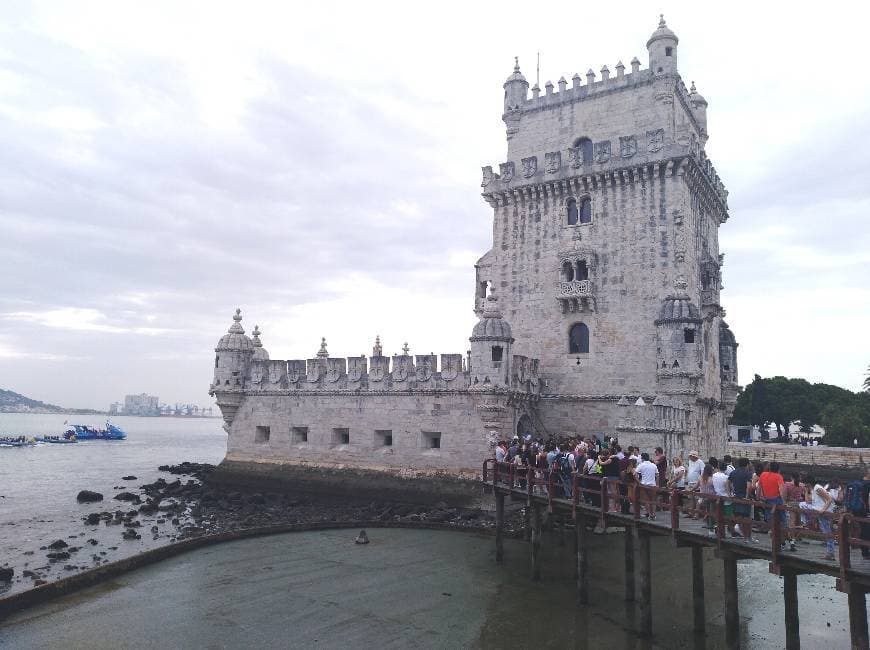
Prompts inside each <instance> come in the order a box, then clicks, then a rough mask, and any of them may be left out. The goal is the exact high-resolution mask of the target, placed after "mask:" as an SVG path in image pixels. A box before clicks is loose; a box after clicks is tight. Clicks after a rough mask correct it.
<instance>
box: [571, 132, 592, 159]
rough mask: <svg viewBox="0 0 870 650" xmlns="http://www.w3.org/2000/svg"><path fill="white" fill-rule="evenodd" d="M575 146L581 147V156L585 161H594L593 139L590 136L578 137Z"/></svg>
mask: <svg viewBox="0 0 870 650" xmlns="http://www.w3.org/2000/svg"><path fill="white" fill-rule="evenodd" d="M574 146H575V147H580V157H581V158H582V160H583V162H584V163H591V162H592V140H590V139H589V138H577V139H576V140H575V141H574Z"/></svg>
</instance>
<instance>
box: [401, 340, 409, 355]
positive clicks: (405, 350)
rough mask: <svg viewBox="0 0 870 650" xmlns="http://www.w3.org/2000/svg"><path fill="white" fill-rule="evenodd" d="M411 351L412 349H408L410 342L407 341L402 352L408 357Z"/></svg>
mask: <svg viewBox="0 0 870 650" xmlns="http://www.w3.org/2000/svg"><path fill="white" fill-rule="evenodd" d="M410 351H411V348H409V347H408V342H407V341H405V345H403V346H402V352H403V353H404V355H405V356H406V357H407V356H408V353H409V352H410Z"/></svg>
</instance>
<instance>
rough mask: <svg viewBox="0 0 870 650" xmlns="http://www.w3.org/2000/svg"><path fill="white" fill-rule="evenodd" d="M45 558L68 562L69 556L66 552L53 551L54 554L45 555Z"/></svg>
mask: <svg viewBox="0 0 870 650" xmlns="http://www.w3.org/2000/svg"><path fill="white" fill-rule="evenodd" d="M46 556H47V557H48V559H49V560H54V561H55V562H56V561H57V560H68V559H69V557H70V555H69V553H67V552H66V551H55V552H54V553H47V554H46Z"/></svg>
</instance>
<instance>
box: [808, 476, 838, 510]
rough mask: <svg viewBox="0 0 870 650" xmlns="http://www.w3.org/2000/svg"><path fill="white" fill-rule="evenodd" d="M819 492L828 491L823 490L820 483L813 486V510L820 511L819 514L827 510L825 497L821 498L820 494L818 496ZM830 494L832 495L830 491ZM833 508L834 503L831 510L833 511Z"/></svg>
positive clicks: (832, 496)
mask: <svg viewBox="0 0 870 650" xmlns="http://www.w3.org/2000/svg"><path fill="white" fill-rule="evenodd" d="M818 490H821V491H822V492H825V491H826V490H825V488H823V487H822V486H821V484H820V483H816V484H815V485H814V486H813V510H818V511H819V512H822V511H824V510H825V499H824V497H821V496H819V495H818V494H816V492H817V491H818ZM828 494H831V493H830V491H828ZM833 498H834V495H833V494H831V499H833ZM833 507H834V503H833V501H832V502H831V509H833Z"/></svg>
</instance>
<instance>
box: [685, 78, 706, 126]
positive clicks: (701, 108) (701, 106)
mask: <svg viewBox="0 0 870 650" xmlns="http://www.w3.org/2000/svg"><path fill="white" fill-rule="evenodd" d="M689 103H690V104H691V105H692V110H694V111H695V118H696V119H697V120H698V122H699V123H700V124H701V130H702V134H701V136H702V138H703V139H704V140H706V136H707V100H706V99H704V96H703V95H702V94H701V93H699V92H698V89H697V88H695V82H694V81H693V82H692V87H691V88H690V89H689Z"/></svg>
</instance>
